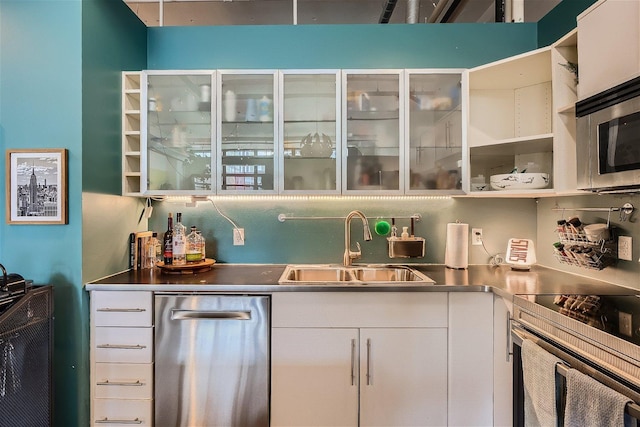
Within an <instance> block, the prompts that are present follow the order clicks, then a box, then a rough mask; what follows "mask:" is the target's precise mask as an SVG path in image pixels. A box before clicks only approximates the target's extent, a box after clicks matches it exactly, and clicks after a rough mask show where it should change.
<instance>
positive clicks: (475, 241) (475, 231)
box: [471, 228, 482, 245]
mask: <svg viewBox="0 0 640 427" xmlns="http://www.w3.org/2000/svg"><path fill="white" fill-rule="evenodd" d="M471 244H472V245H482V228H472V229H471Z"/></svg>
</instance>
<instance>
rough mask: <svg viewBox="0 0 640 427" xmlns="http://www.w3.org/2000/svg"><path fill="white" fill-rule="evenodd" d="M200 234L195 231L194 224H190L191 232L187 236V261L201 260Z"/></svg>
mask: <svg viewBox="0 0 640 427" xmlns="http://www.w3.org/2000/svg"><path fill="white" fill-rule="evenodd" d="M200 239H201V238H200V235H199V234H198V233H197V232H196V226H195V225H192V226H191V233H189V235H188V236H187V262H200V261H202V252H201V250H202V249H201V247H202V245H201V243H200Z"/></svg>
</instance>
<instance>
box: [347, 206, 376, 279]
mask: <svg viewBox="0 0 640 427" xmlns="http://www.w3.org/2000/svg"><path fill="white" fill-rule="evenodd" d="M354 216H359V217H360V219H361V220H362V226H363V227H364V240H366V241H369V240H371V230H370V229H369V221H367V217H366V216H364V214H363V213H362V212H360V211H358V210H356V211H351V212H349V214H348V215H347V217H346V218H345V219H344V260H343V262H344V265H345V266H350V265H351V261H352V260H354V259H358V258H360V257H361V256H362V252H361V249H360V243H358V242H356V246H357V247H358V250H357V251H352V250H351V220H352V219H353V217H354Z"/></svg>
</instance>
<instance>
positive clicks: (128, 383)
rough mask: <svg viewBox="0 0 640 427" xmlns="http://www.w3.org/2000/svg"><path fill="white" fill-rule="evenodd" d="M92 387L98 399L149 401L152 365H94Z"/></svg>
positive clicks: (151, 389) (151, 388)
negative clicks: (93, 382)
mask: <svg viewBox="0 0 640 427" xmlns="http://www.w3.org/2000/svg"><path fill="white" fill-rule="evenodd" d="M94 387H95V397H96V398H99V399H109V398H111V399H151V398H153V364H151V363H146V364H131V363H96V364H95V384H94Z"/></svg>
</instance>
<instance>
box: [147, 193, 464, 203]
mask: <svg viewBox="0 0 640 427" xmlns="http://www.w3.org/2000/svg"><path fill="white" fill-rule="evenodd" d="M450 199H452V197H451V196H376V195H354V196H351V195H349V196H333V195H331V196H330V195H243V194H234V195H224V196H220V195H216V196H191V197H190V196H166V197H162V198H154V200H156V201H164V202H169V203H195V202H206V201H209V200H214V201H251V202H255V201H261V200H263V201H264V200H276V201H313V200H342V201H348V200H409V201H423V200H450Z"/></svg>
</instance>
